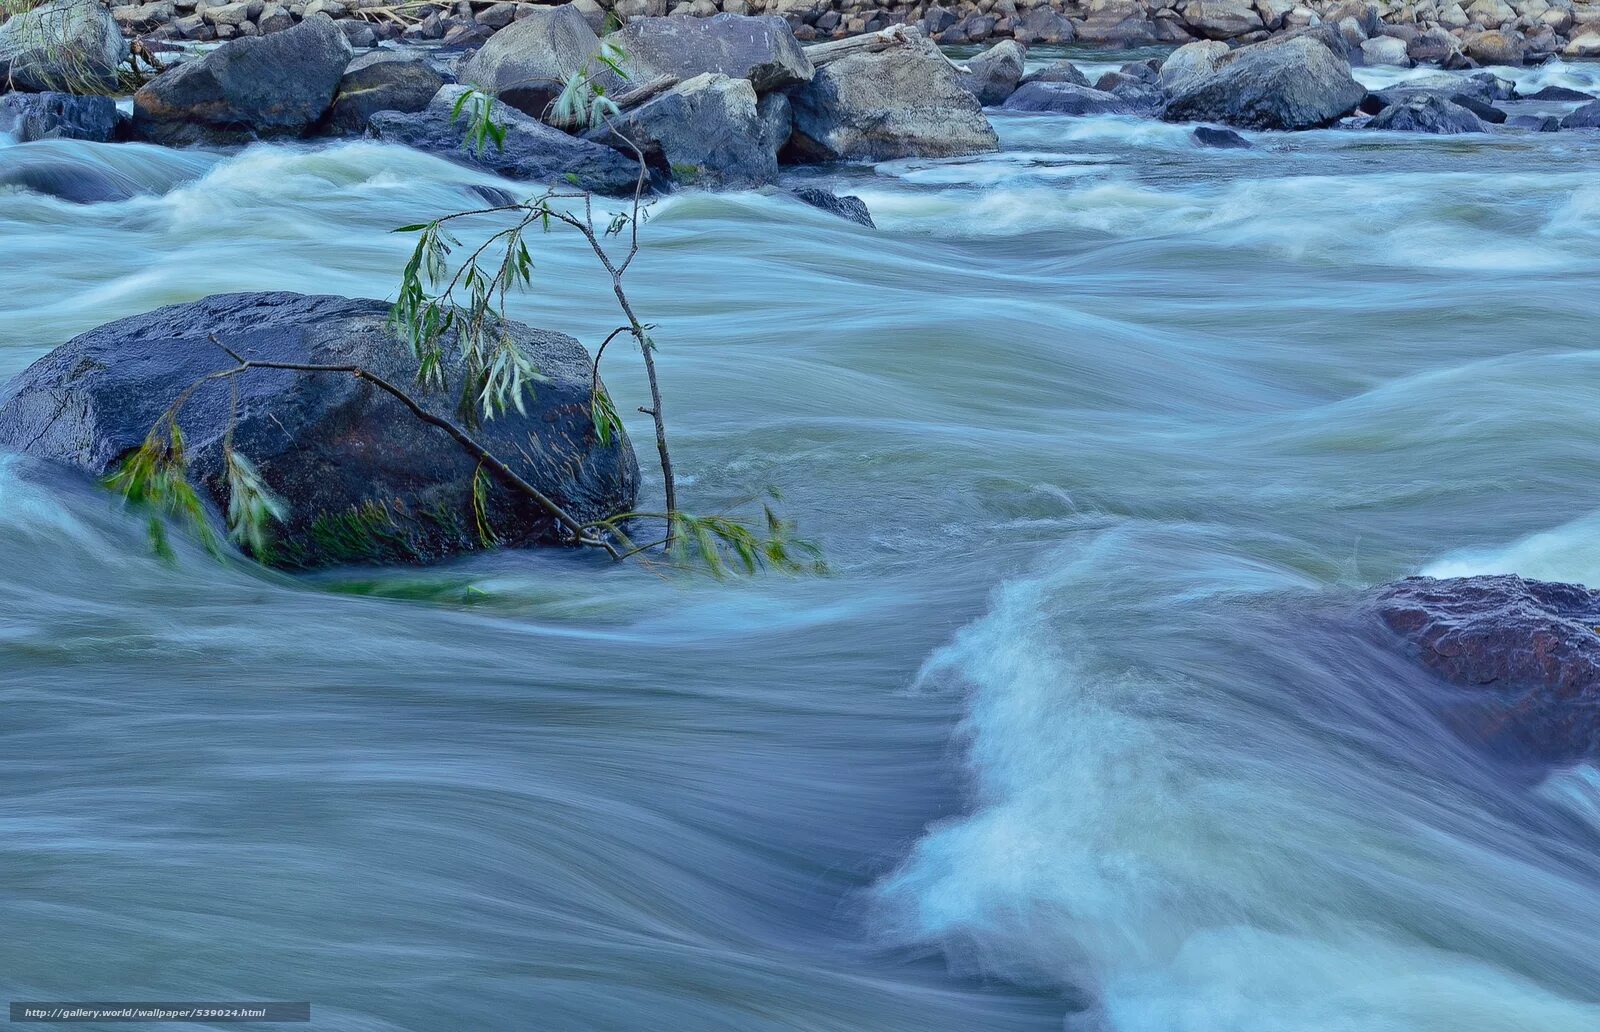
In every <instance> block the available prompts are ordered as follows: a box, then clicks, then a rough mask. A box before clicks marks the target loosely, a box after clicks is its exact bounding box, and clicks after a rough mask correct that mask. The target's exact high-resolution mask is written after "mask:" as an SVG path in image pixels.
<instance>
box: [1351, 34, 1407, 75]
mask: <svg viewBox="0 0 1600 1032" xmlns="http://www.w3.org/2000/svg"><path fill="white" fill-rule="evenodd" d="M1361 60H1362V62H1363V63H1364V64H1369V65H1392V66H1394V67H1396V68H1410V67H1411V55H1410V52H1409V49H1408V48H1407V47H1406V43H1405V40H1402V39H1396V38H1395V37H1393V36H1374V37H1372V38H1371V39H1369V40H1365V41H1363V42H1362V44H1361Z"/></svg>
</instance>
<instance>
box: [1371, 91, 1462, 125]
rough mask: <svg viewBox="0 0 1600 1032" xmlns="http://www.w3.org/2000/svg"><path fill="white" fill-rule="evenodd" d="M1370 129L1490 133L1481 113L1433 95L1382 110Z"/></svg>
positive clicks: (1416, 98) (1411, 99)
mask: <svg viewBox="0 0 1600 1032" xmlns="http://www.w3.org/2000/svg"><path fill="white" fill-rule="evenodd" d="M1367 128H1369V129H1394V130H1398V131H1400V132H1408V133H1434V134H1437V135H1451V134H1455V133H1482V132H1488V129H1487V128H1486V127H1485V126H1484V124H1483V122H1482V121H1481V120H1480V119H1479V118H1478V116H1477V115H1475V114H1473V113H1472V112H1471V111H1469V110H1467V109H1466V108H1465V107H1463V106H1462V105H1460V104H1455V103H1452V102H1451V101H1448V100H1445V99H1444V98H1443V97H1439V96H1435V95H1433V94H1427V95H1425V96H1419V97H1412V98H1410V99H1407V100H1403V101H1401V102H1399V103H1396V104H1391V105H1389V106H1388V107H1386V108H1384V109H1383V110H1382V111H1380V112H1378V114H1377V117H1375V118H1373V120H1372V121H1371V122H1370V123H1369V124H1368V125H1367Z"/></svg>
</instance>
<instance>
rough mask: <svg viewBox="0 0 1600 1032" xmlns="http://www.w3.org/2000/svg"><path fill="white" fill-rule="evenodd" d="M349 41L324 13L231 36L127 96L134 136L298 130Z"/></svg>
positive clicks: (200, 138)
mask: <svg viewBox="0 0 1600 1032" xmlns="http://www.w3.org/2000/svg"><path fill="white" fill-rule="evenodd" d="M350 54H351V51H350V44H349V43H348V42H346V40H345V37H344V33H343V32H341V31H339V27H338V26H337V25H335V24H334V23H333V21H332V20H331V19H330V18H328V16H327V15H323V14H315V15H312V16H311V17H309V18H307V19H306V20H305V21H303V22H301V23H300V24H299V25H296V26H295V27H294V28H292V29H286V30H284V31H283V32H275V33H273V34H272V35H270V36H247V37H242V38H240V39H235V40H231V41H229V42H227V43H224V44H223V45H222V46H220V47H218V48H217V49H215V50H213V51H211V52H210V53H208V54H206V55H205V56H203V57H200V58H198V59H196V60H192V61H185V62H184V63H183V64H180V65H178V66H177V67H175V68H172V69H169V70H168V71H166V72H163V73H162V74H161V75H159V76H157V77H156V78H155V79H153V80H151V81H150V82H148V83H146V84H145V85H144V86H143V87H142V88H141V89H140V90H139V92H138V93H135V94H134V95H133V130H134V133H135V135H137V136H140V137H142V138H144V139H147V140H151V141H153V142H156V143H164V144H169V145H178V144H190V143H221V144H226V143H243V142H246V141H249V140H254V139H266V138H269V137H281V136H303V135H305V134H306V133H307V132H308V131H309V130H310V129H311V127H312V126H313V125H315V124H316V123H317V121H318V120H319V119H320V118H321V117H322V114H323V112H325V111H326V110H327V109H328V105H329V104H330V103H331V102H332V101H333V95H334V91H335V90H337V89H338V88H339V79H340V78H341V77H342V76H343V75H344V70H345V66H346V65H348V64H349V63H350Z"/></svg>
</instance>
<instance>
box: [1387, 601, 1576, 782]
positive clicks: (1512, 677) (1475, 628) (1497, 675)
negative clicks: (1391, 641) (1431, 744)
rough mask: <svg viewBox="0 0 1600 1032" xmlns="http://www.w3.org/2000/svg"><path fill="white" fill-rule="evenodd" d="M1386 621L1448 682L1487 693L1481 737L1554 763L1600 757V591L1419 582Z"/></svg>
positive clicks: (1478, 723)
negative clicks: (1504, 742)
mask: <svg viewBox="0 0 1600 1032" xmlns="http://www.w3.org/2000/svg"><path fill="white" fill-rule="evenodd" d="M1377 610H1378V615H1379V617H1380V618H1381V619H1382V621H1383V623H1384V624H1385V625H1386V626H1387V627H1388V628H1389V629H1390V630H1391V631H1393V632H1394V633H1395V634H1397V635H1399V636H1400V637H1401V639H1402V640H1404V641H1405V643H1406V645H1407V647H1408V649H1409V650H1410V651H1411V652H1412V654H1413V655H1415V656H1416V657H1417V658H1418V659H1419V660H1420V661H1421V662H1422V663H1423V664H1425V665H1426V666H1428V667H1429V668H1430V669H1432V670H1433V671H1435V672H1436V673H1438V674H1439V675H1440V676H1441V677H1443V678H1444V679H1445V680H1446V681H1449V682H1450V683H1452V684H1455V685H1460V686H1462V687H1466V688H1470V689H1474V690H1475V691H1476V692H1479V693H1483V694H1482V696H1480V698H1479V699H1477V700H1475V701H1477V702H1480V703H1483V704H1484V705H1483V708H1482V710H1481V712H1480V713H1478V714H1477V715H1476V716H1475V717H1474V719H1473V722H1472V723H1473V729H1474V730H1475V731H1476V732H1477V733H1479V734H1480V735H1482V736H1483V737H1485V738H1486V739H1490V740H1500V741H1508V742H1510V743H1513V744H1515V745H1517V746H1520V747H1522V748H1524V749H1527V750H1531V751H1533V752H1534V753H1536V754H1538V755H1540V756H1542V757H1544V758H1546V759H1551V760H1570V759H1578V758H1581V757H1586V756H1593V755H1595V754H1596V752H1597V751H1600V632H1597V631H1596V627H1597V626H1600V592H1594V591H1590V590H1589V589H1587V588H1583V587H1579V586H1577V585H1573V584H1552V583H1547V582H1543V581H1533V580H1524V579H1523V578H1521V577H1516V576H1490V577H1459V578H1449V579H1443V580H1435V579H1433V578H1431V577H1410V578H1407V579H1406V580H1403V581H1399V582H1398V583H1395V584H1392V585H1390V586H1388V587H1387V588H1385V589H1383V590H1382V591H1381V592H1380V593H1379V595H1378V597H1377Z"/></svg>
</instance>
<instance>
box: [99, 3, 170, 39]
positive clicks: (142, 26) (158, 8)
mask: <svg viewBox="0 0 1600 1032" xmlns="http://www.w3.org/2000/svg"><path fill="white" fill-rule="evenodd" d="M177 16H178V9H177V7H176V6H175V5H174V4H172V3H171V0H154V2H152V3H145V4H124V5H122V6H120V7H113V8H112V9H111V17H112V18H115V19H116V22H117V24H118V25H119V26H121V27H122V30H123V31H124V32H151V31H153V30H155V29H157V28H159V27H160V26H162V25H165V24H166V23H167V22H169V21H171V20H172V19H174V18H176V17H177Z"/></svg>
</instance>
